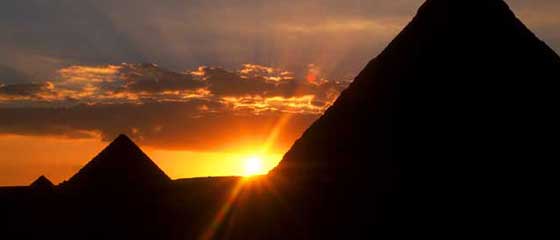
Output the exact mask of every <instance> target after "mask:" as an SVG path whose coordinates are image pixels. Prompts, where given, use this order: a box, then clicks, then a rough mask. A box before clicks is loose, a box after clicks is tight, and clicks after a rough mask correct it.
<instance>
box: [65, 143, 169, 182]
mask: <svg viewBox="0 0 560 240" xmlns="http://www.w3.org/2000/svg"><path fill="white" fill-rule="evenodd" d="M170 181H171V179H170V178H169V177H168V176H167V175H166V174H165V173H164V172H163V171H162V170H161V169H160V168H159V167H158V166H157V165H156V164H155V163H154V162H153V161H152V160H151V159H150V158H149V157H148V156H147V155H146V154H145V153H144V152H142V150H141V149H140V148H139V147H138V146H137V145H136V144H134V142H132V140H130V138H128V137H127V136H126V135H119V136H118V137H117V138H116V139H115V140H114V141H113V142H112V143H111V144H109V146H107V147H106V148H105V149H104V150H103V151H101V153H99V154H98V155H97V156H96V157H95V158H93V160H91V161H90V162H89V163H87V164H86V165H85V166H84V167H83V168H82V169H81V170H80V171H79V172H78V173H76V174H75V175H74V176H72V177H71V178H70V179H69V180H68V181H67V182H66V183H65V184H64V185H66V186H71V187H73V188H90V189H99V190H103V189H121V188H122V189H147V188H151V187H162V186H165V185H166V184H169V183H170Z"/></svg>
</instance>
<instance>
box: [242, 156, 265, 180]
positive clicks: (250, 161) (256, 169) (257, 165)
mask: <svg viewBox="0 0 560 240" xmlns="http://www.w3.org/2000/svg"><path fill="white" fill-rule="evenodd" d="M244 170H245V172H244V174H243V175H244V176H247V177H248V176H253V175H257V174H264V168H263V160H262V158H261V157H259V156H251V157H249V158H247V159H246V160H245V169H244Z"/></svg>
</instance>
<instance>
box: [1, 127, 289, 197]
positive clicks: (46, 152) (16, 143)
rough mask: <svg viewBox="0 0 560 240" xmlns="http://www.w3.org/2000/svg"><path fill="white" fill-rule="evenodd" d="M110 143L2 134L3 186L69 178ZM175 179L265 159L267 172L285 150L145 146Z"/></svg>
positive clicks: (239, 170) (231, 171) (239, 168)
mask: <svg viewBox="0 0 560 240" xmlns="http://www.w3.org/2000/svg"><path fill="white" fill-rule="evenodd" d="M107 144H108V143H106V142H102V141H101V140H99V139H95V138H90V139H69V138H62V137H37V136H19V135H2V136H1V137H0V152H1V153H2V155H1V156H0V186H12V185H27V184H29V183H31V182H32V181H33V180H35V179H36V178H37V177H38V176H40V175H43V174H44V175H46V176H47V177H48V178H49V179H50V180H52V181H53V182H54V183H59V182H61V181H63V180H65V179H68V178H69V177H70V176H72V175H73V174H74V173H76V171H78V170H79V169H80V168H81V167H82V166H83V165H84V164H86V163H87V162H88V161H89V160H91V159H92V158H93V157H94V156H95V155H96V154H97V153H98V152H100V151H101V150H102V149H103V148H104V147H105V146H106V145H107ZM140 147H141V148H143V150H144V151H145V152H146V153H147V154H148V156H150V157H151V159H152V160H154V162H156V164H158V166H159V167H160V168H162V169H163V170H164V171H165V172H166V173H167V174H168V175H169V176H170V177H171V178H187V177H199V176H229V175H243V174H244V171H245V166H244V164H245V162H246V160H247V159H250V158H251V157H254V156H259V157H260V158H261V159H262V161H263V162H262V165H263V171H268V170H269V169H271V168H273V167H274V166H275V165H276V164H277V163H278V161H279V160H280V159H281V157H282V154H281V153H280V152H281V151H279V150H276V151H267V152H264V153H262V152H261V149H259V148H261V147H262V146H248V147H247V148H245V149H240V151H239V152H195V151H174V150H161V149H156V148H153V147H142V146H140Z"/></svg>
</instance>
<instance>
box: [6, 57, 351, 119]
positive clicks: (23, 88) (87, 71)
mask: <svg viewBox="0 0 560 240" xmlns="http://www.w3.org/2000/svg"><path fill="white" fill-rule="evenodd" d="M57 72H58V75H57V76H56V77H55V79H53V80H52V81H47V82H40V83H22V84H11V85H5V86H1V87H0V104H1V105H2V106H5V107H9V106H10V105H11V104H13V103H17V104H18V106H21V105H22V104H24V103H26V105H27V106H34V105H35V106H38V105H42V106H45V105H47V106H48V105H50V106H73V105H77V104H86V105H95V104H117V103H129V104H144V103H150V102H189V101H191V100H194V99H198V100H207V101H213V102H217V103H219V104H222V105H224V106H228V107H231V108H232V109H234V110H238V111H242V110H243V111H251V110H252V111H253V112H254V113H261V112H263V111H281V112H304V113H313V114H318V113H320V112H321V111H322V110H324V109H325V108H326V107H327V106H328V105H329V104H330V103H332V101H333V100H334V99H336V97H337V96H338V94H339V93H340V92H341V91H342V89H344V88H345V87H346V86H347V85H348V83H349V82H345V81H329V80H326V79H324V78H323V76H322V75H321V74H322V73H321V72H320V68H318V67H317V66H316V65H313V64H310V65H309V67H308V70H307V71H306V73H304V75H302V76H296V75H295V74H294V73H293V72H290V71H287V70H284V69H281V68H273V67H267V66H261V65H256V64H244V65H243V66H242V67H241V68H240V69H239V70H236V71H228V70H226V69H223V68H219V67H199V68H197V69H196V70H191V71H184V72H173V71H170V70H166V69H164V68H161V67H158V66H157V65H155V64H128V63H123V64H119V65H100V66H84V65H76V66H68V67H65V68H62V69H59V70H58V71H57ZM310 75H313V79H312V80H313V81H310V79H309V76H310ZM297 108H299V109H297Z"/></svg>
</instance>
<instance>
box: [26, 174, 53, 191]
mask: <svg viewBox="0 0 560 240" xmlns="http://www.w3.org/2000/svg"><path fill="white" fill-rule="evenodd" d="M29 187H30V188H32V189H34V190H50V189H53V188H54V184H53V183H52V182H51V180H49V179H48V178H46V177H45V176H43V175H42V176H40V177H39V178H37V180H35V181H33V183H31V185H29Z"/></svg>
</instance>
